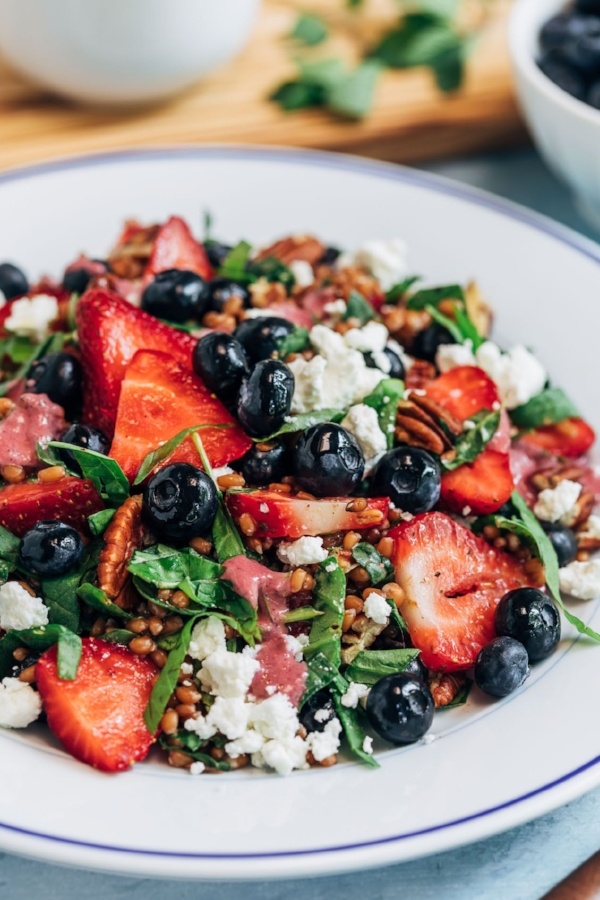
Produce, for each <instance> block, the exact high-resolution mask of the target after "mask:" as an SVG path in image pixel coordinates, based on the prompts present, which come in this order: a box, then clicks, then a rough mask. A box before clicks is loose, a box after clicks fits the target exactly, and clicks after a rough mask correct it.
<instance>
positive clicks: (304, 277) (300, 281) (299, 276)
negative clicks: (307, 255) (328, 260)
mask: <svg viewBox="0 0 600 900" xmlns="http://www.w3.org/2000/svg"><path fill="white" fill-rule="evenodd" d="M288 268H289V269H290V271H291V273H292V275H293V276H294V278H295V279H296V284H297V285H298V287H301V288H305V287H310V285H311V284H312V283H313V281H314V280H315V276H314V272H313V268H312V266H311V264H310V263H308V262H306V260H304V259H294V260H293V261H292V262H291V263H290V264H289V267H288Z"/></svg>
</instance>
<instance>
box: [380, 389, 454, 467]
mask: <svg viewBox="0 0 600 900" xmlns="http://www.w3.org/2000/svg"><path fill="white" fill-rule="evenodd" d="M423 399H424V398H423V397H420V396H419V395H417V394H411V395H410V397H409V398H408V399H406V400H400V401H399V403H398V413H397V416H396V429H395V436H396V439H397V440H398V441H400V442H402V443H405V444H410V445H411V446H412V447H422V449H423V450H429V451H430V453H435V454H436V455H437V456H441V455H442V453H444V452H445V451H446V450H450V449H451V448H452V442H451V441H450V439H449V437H448V435H447V434H446V433H445V431H443V429H442V428H441V427H440V425H439V417H438V419H437V420H436V415H437V409H436V407H437V404H434V405H433V407H432V406H431V404H430V403H426V404H423V403H422V401H423ZM432 413H435V414H436V415H434V414H432ZM443 420H444V421H445V417H444V419H443ZM450 421H451V423H452V426H453V430H454V433H460V431H462V426H461V425H460V423H459V422H458V420H455V419H454V418H453V417H451V418H450ZM456 429H459V431H457V430H456Z"/></svg>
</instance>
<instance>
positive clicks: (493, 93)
mask: <svg viewBox="0 0 600 900" xmlns="http://www.w3.org/2000/svg"><path fill="white" fill-rule="evenodd" d="M217 2H218V0H217ZM390 3H392V4H393V0H369V2H368V3H367V4H365V7H364V9H365V10H368V14H367V12H366V11H363V12H359V13H357V14H355V15H349V14H348V13H347V12H345V11H344V9H343V4H342V0H312V4H313V7H314V8H315V9H316V10H318V11H319V12H320V13H321V14H326V15H330V16H331V17H332V20H333V22H332V24H333V25H334V32H335V38H333V39H332V40H331V41H330V42H329V43H328V45H327V47H326V48H318V49H315V50H312V51H310V53H311V54H312V55H321V56H325V55H335V54H341V55H343V56H345V57H346V58H347V59H349V60H351V59H352V58H353V57H354V58H355V57H356V51H357V41H358V43H360V42H362V43H363V45H366V44H367V42H368V41H372V40H373V35H375V34H376V33H377V32H378V31H380V30H381V28H383V27H384V24H385V20H386V17H387V20H388V21H389V16H390V15H393V14H395V15H397V6H396V7H395V8H394V7H393V5H392V6H390ZM310 5H311V0H307V2H302V0H265V3H264V7H263V11H262V15H261V17H260V19H259V21H258V23H257V25H256V28H255V31H254V34H253V36H252V38H251V40H250V41H249V44H248V45H247V47H246V49H245V50H244V51H243V52H242V53H241V54H240V56H238V58H237V59H236V60H234V61H233V62H232V63H230V64H229V65H228V66H226V67H224V68H222V69H221V70H220V71H219V72H218V73H217V74H215V75H214V76H213V77H212V78H210V79H207V80H206V81H204V82H202V83H201V84H199V85H197V86H195V87H194V88H192V89H191V90H189V91H187V92H185V93H184V94H181V95H180V96H178V97H177V98H175V99H173V100H171V101H169V102H168V103H166V104H163V105H161V106H156V107H152V108H142V109H139V108H137V109H128V110H121V111H107V110H98V109H94V108H90V107H86V108H84V107H79V106H75V105H72V104H69V103H67V102H66V101H63V100H60V99H58V98H55V97H53V96H51V95H50V94H48V93H46V92H44V91H42V90H40V89H38V88H36V87H32V86H31V85H29V84H27V83H26V82H25V81H24V80H23V79H22V78H20V77H19V76H18V75H16V74H15V73H13V72H12V71H10V70H9V68H8V67H7V66H4V64H3V63H2V62H1V61H0V168H6V167H9V166H17V165H21V164H25V163H31V162H36V161H39V160H44V159H49V158H53V157H60V156H67V155H72V154H76V153H89V152H98V151H104V150H109V149H115V148H122V147H132V146H146V145H155V146H156V145H160V144H163V145H165V144H184V143H198V142H200V143H205V142H217V143H227V142H234V143H258V144H280V145H281V144H286V145H295V146H298V147H312V148H315V147H316V148H321V149H326V150H342V151H346V152H351V153H359V154H363V155H365V156H372V157H377V158H380V159H387V160H393V161H397V162H407V161H416V160H422V159H428V158H433V157H438V156H446V155H449V154H452V153H458V152H464V151H474V150H480V149H484V148H493V147H499V146H504V145H508V144H512V143H516V142H518V141H522V140H523V139H524V137H525V132H524V128H523V125H522V123H521V121H520V119H519V115H518V111H517V107H516V103H515V98H514V94H513V91H512V87H511V76H510V67H509V60H508V52H507V47H506V37H505V26H506V14H507V2H505V0H495V2H494V4H489V3H488V4H487V8H488V10H489V11H488V13H487V16H488V18H487V20H486V24H485V27H484V29H483V32H482V34H481V37H480V39H479V42H478V44H477V46H476V49H475V51H474V52H473V54H472V56H471V59H470V62H469V68H468V74H467V78H466V82H465V84H464V86H463V87H462V89H461V90H460V91H457V92H456V93H454V94H452V95H443V94H440V92H439V91H438V90H437V89H436V88H435V86H434V84H433V81H432V78H431V75H430V73H429V72H428V71H426V70H422V69H419V70H411V71H403V72H398V71H396V72H386V73H385V74H384V75H383V76H382V79H381V83H380V84H379V87H378V91H377V97H376V103H375V106H374V109H373V111H372V112H371V114H370V115H369V117H368V118H366V119H364V120H363V121H361V122H347V121H344V120H341V119H337V118H334V117H333V116H331V115H330V114H328V113H327V112H324V111H322V110H304V111H300V112H294V113H285V112H283V111H281V110H280V109H279V108H278V107H277V106H276V105H275V104H274V103H272V102H270V101H269V100H268V96H269V93H270V92H271V91H272V90H273V88H274V87H275V86H276V85H277V84H279V83H280V82H281V81H282V80H284V79H286V78H290V77H292V76H293V73H294V66H293V64H292V56H293V53H294V52H296V53H298V50H297V48H292V47H290V44H289V42H287V41H285V40H283V36H285V35H286V34H287V33H288V32H289V31H290V29H291V27H292V25H293V23H294V21H295V19H296V15H297V10H298V8H300V7H301V8H302V9H306V8H307V7H308V8H310ZM302 53H303V54H304V55H306V53H305V51H302Z"/></svg>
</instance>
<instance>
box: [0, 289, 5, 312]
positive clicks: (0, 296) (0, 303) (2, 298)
mask: <svg viewBox="0 0 600 900" xmlns="http://www.w3.org/2000/svg"><path fill="white" fill-rule="evenodd" d="M3 306H6V297H5V296H4V294H3V293H2V291H0V309H1V308H2V307H3Z"/></svg>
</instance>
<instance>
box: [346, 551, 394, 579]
mask: <svg viewBox="0 0 600 900" xmlns="http://www.w3.org/2000/svg"><path fill="white" fill-rule="evenodd" d="M352 556H353V557H354V561H355V562H357V563H358V565H359V566H362V567H363V569H366V570H367V572H368V573H369V578H370V579H371V584H372V585H373V587H377V585H378V584H384V583H385V582H386V581H391V580H392V579H393V577H394V567H393V565H392V563H391V562H390V560H389V559H386V557H385V556H382V555H381V553H379V551H378V550H376V549H375V547H374V546H373V545H372V544H367V543H366V542H365V541H361V542H360V543H358V544H355V546H354V547H353V548H352Z"/></svg>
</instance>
